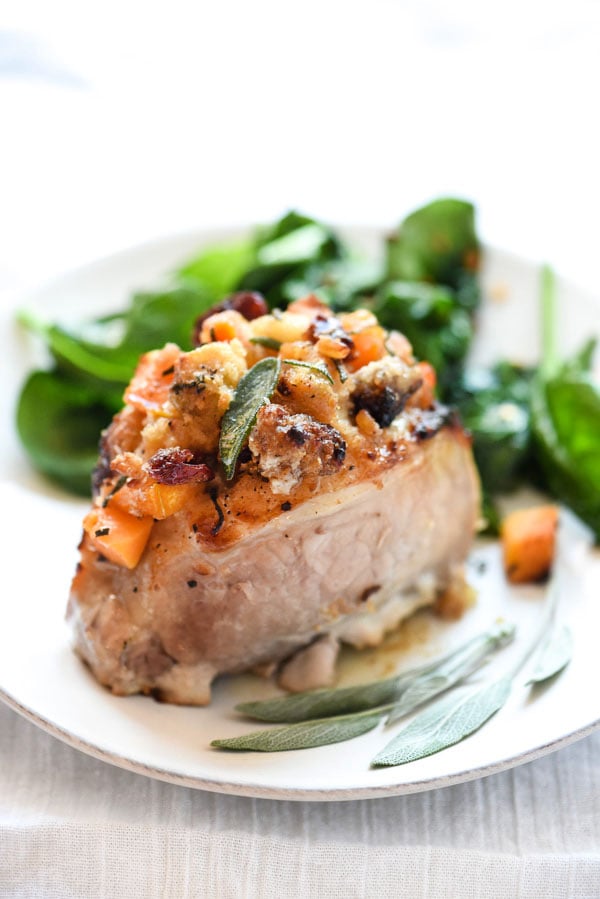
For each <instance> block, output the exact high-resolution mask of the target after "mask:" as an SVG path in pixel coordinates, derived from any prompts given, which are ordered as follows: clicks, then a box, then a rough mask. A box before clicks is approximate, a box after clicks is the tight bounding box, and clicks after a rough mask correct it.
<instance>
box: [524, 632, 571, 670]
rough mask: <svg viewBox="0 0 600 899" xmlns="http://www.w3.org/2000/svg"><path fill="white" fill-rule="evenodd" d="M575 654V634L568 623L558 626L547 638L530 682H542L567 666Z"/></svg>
mask: <svg viewBox="0 0 600 899" xmlns="http://www.w3.org/2000/svg"><path fill="white" fill-rule="evenodd" d="M572 655H573V635H572V633H571V631H570V629H569V628H568V627H567V626H566V625H561V626H560V627H557V628H556V629H555V630H554V631H553V632H552V633H551V634H550V635H549V636H548V638H547V639H546V641H545V643H544V644H543V646H542V648H541V650H540V655H539V657H538V660H537V663H536V666H535V668H534V671H533V674H532V675H531V677H530V678H529V680H528V681H527V683H528V684H541V683H543V682H544V681H547V680H549V679H550V678H551V677H554V675H555V674H559V672H561V671H562V670H563V669H564V668H566V667H567V665H568V664H569V662H570V661H571V657H572Z"/></svg>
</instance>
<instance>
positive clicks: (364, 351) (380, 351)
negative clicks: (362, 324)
mask: <svg viewBox="0 0 600 899" xmlns="http://www.w3.org/2000/svg"><path fill="white" fill-rule="evenodd" d="M352 341H353V343H354V349H353V350H352V352H351V353H350V355H349V356H348V358H347V359H346V360H345V364H346V367H347V368H348V370H349V371H351V372H355V371H358V369H359V368H362V367H363V365H367V364H368V363H369V362H376V361H377V360H378V359H382V358H383V356H385V355H386V352H387V350H386V348H385V331H384V330H383V328H380V327H379V325H374V326H373V327H372V328H365V330H364V331H359V332H358V334H353V335H352Z"/></svg>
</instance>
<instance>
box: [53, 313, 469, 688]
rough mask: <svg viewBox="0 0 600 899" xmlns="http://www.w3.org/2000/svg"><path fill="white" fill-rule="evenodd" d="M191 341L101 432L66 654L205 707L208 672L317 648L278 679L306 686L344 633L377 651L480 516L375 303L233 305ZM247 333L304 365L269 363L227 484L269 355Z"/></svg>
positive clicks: (152, 368)
mask: <svg viewBox="0 0 600 899" xmlns="http://www.w3.org/2000/svg"><path fill="white" fill-rule="evenodd" d="M219 329H220V330H219ZM199 333H200V335H201V339H204V340H205V341H206V342H204V343H203V344H202V345H201V346H200V347H198V349H196V350H193V351H192V352H191V353H182V352H180V351H179V350H178V349H177V348H176V347H173V346H168V347H166V348H165V349H164V350H160V351H156V352H155V353H151V354H147V356H146V357H144V359H142V361H141V363H140V367H139V369H138V372H137V373H136V376H135V377H134V379H133V381H132V384H131V385H130V387H129V388H128V391H127V392H126V397H125V398H126V403H127V405H126V406H125V408H124V410H123V412H121V413H120V414H119V415H118V416H117V417H116V419H115V421H114V423H113V424H112V425H111V427H110V428H109V429H108V431H107V433H106V434H105V436H104V438H103V442H102V458H101V463H100V469H99V474H98V478H97V483H98V495H97V497H96V499H95V503H94V507H93V509H92V510H91V512H90V513H89V515H88V516H87V518H86V520H85V522H84V536H83V539H82V544H81V561H80V564H79V566H78V571H77V573H76V575H75V577H74V579H73V584H72V589H71V596H70V600H69V606H68V617H69V619H70V621H71V623H72V625H73V628H74V633H75V643H76V648H77V651H78V652H79V653H80V655H81V656H82V658H83V659H85V661H86V662H87V663H88V664H89V666H90V667H91V669H92V671H93V672H94V674H95V676H96V677H97V678H98V680H99V681H100V682H101V683H103V684H105V685H107V686H108V687H110V688H111V689H112V690H113V691H114V692H115V693H118V694H129V693H135V692H140V691H141V692H146V693H148V692H153V693H155V695H158V696H159V697H160V698H162V699H164V700H166V701H170V702H179V703H192V704H204V703H207V702H208V701H209V700H210V684H211V681H212V680H213V678H214V677H215V676H216V675H217V674H220V673H231V672H239V671H245V670H252V669H257V668H260V667H269V665H272V664H273V663H280V662H283V661H284V660H287V659H290V657H291V656H293V655H294V653H297V651H298V650H299V649H300V648H302V647H305V646H308V645H309V644H310V647H309V649H308V650H306V651H305V652H304V653H301V654H297V655H296V656H295V657H294V658H291V660H290V661H289V662H287V664H286V665H284V666H283V667H282V671H281V682H282V684H283V685H284V686H287V687H288V688H289V689H301V688H302V687H303V685H304V686H311V687H313V686H318V685H319V684H320V683H322V682H325V681H327V682H329V681H331V678H332V671H333V665H334V662H335V655H336V651H337V643H338V640H339V639H341V640H345V641H347V642H352V643H354V644H355V645H371V644H373V643H376V642H377V641H378V640H380V639H381V636H382V634H383V632H384V630H385V629H386V627H390V626H393V624H394V623H396V622H397V621H398V619H399V618H401V617H403V615H406V614H408V613H409V612H410V611H411V610H412V609H413V608H414V607H415V605H417V604H419V603H423V602H430V603H433V602H434V601H435V599H436V596H437V595H438V594H439V592H440V591H441V590H442V589H443V588H444V587H445V586H446V585H447V584H448V583H450V582H451V581H454V580H455V578H456V572H457V570H458V569H459V568H460V565H461V563H462V562H463V560H464V558H465V556H466V554H467V552H468V549H469V546H470V543H471V540H472V536H473V533H474V530H475V525H476V519H477V514H478V508H479V486H478V479H477V475H476V471H475V468H474V465H473V461H472V456H471V449H470V445H469V441H468V439H467V438H466V437H465V435H464V433H463V431H462V429H461V428H460V426H459V425H457V424H456V423H453V422H448V421H447V420H446V417H447V416H446V412H445V410H443V409H440V408H438V407H437V406H436V405H435V403H434V401H433V398H432V392H431V387H432V382H431V370H430V368H429V367H428V366H424V365H422V364H415V363H414V360H413V359H412V356H411V351H410V347H409V346H408V344H407V342H406V341H405V340H404V339H403V338H401V337H400V335H391V336H390V335H387V334H386V333H385V332H384V331H383V329H381V328H380V327H379V325H377V323H376V322H375V320H374V319H373V317H372V316H370V314H369V313H365V312H361V313H350V314H348V315H346V316H340V319H339V320H332V317H331V316H329V315H328V313H327V312H326V310H324V309H323V307H321V306H320V305H319V304H318V303H314V302H312V303H305V304H304V305H303V304H297V305H296V308H295V309H294V308H292V309H291V310H290V312H288V313H284V314H283V315H282V316H281V317H277V318H276V317H274V316H259V317H257V318H254V319H253V320H251V321H248V320H247V319H245V318H244V317H243V316H242V315H241V314H240V312H239V311H236V310H235V309H233V308H226V309H223V310H222V311H221V312H219V313H218V314H216V315H214V316H212V317H209V318H207V319H206V318H205V320H204V321H203V322H202V324H201V328H200V327H199ZM215 335H226V336H227V339H224V338H221V339H220V340H213V339H212V338H213V337H214V336H215ZM254 336H258V337H260V338H261V339H262V338H270V339H271V340H276V341H278V342H279V343H280V344H281V348H280V350H279V355H280V357H281V359H282V360H286V359H292V360H297V361H301V362H304V363H305V364H304V366H299V365H294V366H293V365H291V364H285V363H283V364H282V367H281V375H280V378H279V381H278V385H277V387H276V389H275V392H274V394H273V396H272V398H271V402H269V403H267V404H266V405H264V406H263V407H262V409H261V410H260V412H259V414H258V416H257V419H256V422H255V425H254V427H253V429H252V431H251V433H250V435H249V440H248V443H247V445H246V447H245V448H244V449H243V450H242V452H241V454H240V458H239V463H238V467H237V472H236V474H235V477H234V478H233V479H232V480H230V481H227V480H226V479H225V475H224V472H223V469H222V466H221V464H220V460H219V457H218V440H219V429H220V425H221V419H222V416H223V414H224V412H225V411H226V409H227V408H228V406H229V403H230V402H231V398H232V396H233V394H234V391H235V388H236V386H237V384H238V383H239V380H240V378H241V377H242V376H243V374H244V373H245V371H246V370H247V369H248V368H250V367H251V366H252V365H253V364H254V363H255V362H256V361H258V360H259V359H260V358H263V357H264V356H267V355H274V354H275V353H276V352H277V351H276V350H275V349H272V348H269V347H266V346H264V345H261V344H257V343H254V342H253V340H252V338H253V337H254ZM386 345H387V349H386ZM365 347H366V348H367V349H366V351H365ZM390 349H391V350H392V351H393V350H394V349H397V350H398V354H397V355H390V353H389V351H390ZM315 365H318V366H321V368H323V367H325V372H329V375H330V377H329V379H328V378H327V377H324V376H323V374H322V373H321V372H320V371H318V370H316V369H315V368H314V367H312V368H311V367H310V366H315ZM419 585H420V586H421V592H420V594H419V592H418V589H417V588H418V587H419ZM425 586H427V590H425ZM411 591H412V592H411ZM415 591H416V592H415ZM378 616H380V617H379V618H378ZM382 622H383V623H382Z"/></svg>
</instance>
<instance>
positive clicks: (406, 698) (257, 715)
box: [235, 623, 515, 723]
mask: <svg viewBox="0 0 600 899" xmlns="http://www.w3.org/2000/svg"><path fill="white" fill-rule="evenodd" d="M514 633H515V628H514V626H513V625H512V624H508V623H505V624H501V625H494V626H493V627H492V628H491V629H490V630H489V631H486V632H484V633H483V634H479V635H478V636H476V637H473V638H472V639H470V640H468V641H467V642H466V643H464V644H462V646H459V647H458V649H455V650H454V651H453V652H451V653H448V654H447V655H445V656H442V657H441V658H439V659H436V660H435V661H433V662H430V663H429V664H427V665H420V666H418V667H416V668H411V669H409V670H408V671H403V672H402V673H401V674H398V675H396V676H395V677H389V678H386V679H385V680H378V681H372V682H371V683H367V684H357V685H355V686H352V687H336V688H334V689H327V690H311V691H309V692H306V693H294V694H292V695H289V696H278V697H276V698H275V699H263V700H259V701H257V702H242V703H240V705H237V706H236V707H235V708H236V711H238V712H241V713H242V714H243V715H246V716H247V717H248V718H254V719H256V720H258V721H270V722H272V723H282V722H288V723H294V722H298V721H307V720H309V719H311V718H327V717H329V716H330V715H342V714H350V713H353V712H362V711H364V710H365V709H373V708H375V707H378V706H389V707H390V708H392V709H396V708H397V707H398V706H399V705H401V706H402V707H403V709H405V711H403V714H407V712H406V709H408V708H409V707H410V708H416V707H417V705H419V704H420V703H421V702H424V701H425V699H427V698H429V697H430V696H433V695H435V694H436V693H439V692H441V691H442V690H443V689H447V688H448V687H449V686H452V684H454V683H456V682H457V680H458V679H459V678H460V677H463V678H464V677H466V676H467V675H468V674H471V673H472V672H473V671H474V669H475V668H476V667H477V665H478V664H481V663H482V662H483V661H484V660H485V659H486V658H487V657H488V656H489V655H490V653H491V652H493V651H494V650H495V649H498V648H500V647H501V646H504V645H506V643H508V642H509V641H510V640H511V639H512V638H513V636H514ZM421 697H423V698H421ZM396 717H399V716H398V715H397V716H396Z"/></svg>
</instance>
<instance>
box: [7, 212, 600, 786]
mask: <svg viewBox="0 0 600 899" xmlns="http://www.w3.org/2000/svg"><path fill="white" fill-rule="evenodd" d="M229 234H232V232H229ZM223 236H224V234H223V232H217V233H215V232H211V233H206V232H204V233H196V234H187V235H183V236H178V237H174V238H169V239H167V240H164V241H161V242H157V243H154V244H151V245H145V246H143V247H140V248H137V249H134V250H130V251H127V252H125V253H122V254H119V255H117V256H114V257H111V258H109V259H106V260H103V261H101V262H98V263H96V264H94V265H90V266H88V267H86V268H84V269H81V270H79V271H77V272H74V273H72V274H70V275H68V276H66V277H63V278H62V279H60V280H59V281H56V282H54V283H53V284H52V285H50V286H47V287H45V288H44V289H42V290H40V291H38V292H37V293H36V294H35V295H34V296H31V297H28V298H27V299H26V302H27V303H35V304H39V305H41V306H43V307H45V308H46V309H47V310H49V311H50V314H52V315H54V314H57V313H59V312H60V313H65V312H66V313H69V312H76V313H77V314H82V313H83V314H94V313H97V312H100V311H102V312H106V311H110V310H112V309H115V308H119V307H120V306H122V305H123V303H124V301H125V300H126V298H127V296H128V294H129V292H130V290H132V289H134V288H139V287H149V286H150V287H152V286H153V285H155V284H156V283H157V282H159V281H160V278H161V276H162V275H163V274H164V273H165V272H168V271H169V269H171V268H172V267H173V266H174V265H175V264H176V263H178V262H180V261H182V260H183V259H185V258H186V257H187V256H188V255H190V254H191V253H192V252H194V251H195V250H196V249H197V248H198V247H199V246H200V245H202V243H204V242H206V241H214V240H215V239H220V238H222V237H223ZM349 236H350V237H351V238H352V239H354V240H355V242H359V243H362V244H363V245H364V246H365V247H366V248H371V249H372V248H373V247H375V246H377V244H378V242H379V235H377V234H375V233H374V232H364V231H362V232H361V231H359V230H357V229H354V230H352V231H351V232H350V233H349ZM484 284H485V290H486V297H487V299H486V303H485V307H484V311H483V313H482V316H481V321H480V327H479V335H478V340H477V346H476V348H475V351H474V355H475V357H476V359H477V360H479V361H486V362H488V361H490V360H491V359H492V358H494V357H499V356H503V357H506V356H509V357H511V358H513V359H519V360H523V361H529V360H534V359H535V358H536V356H537V346H538V339H537V306H536V297H537V272H536V268H535V267H534V266H532V265H531V264H528V263H526V262H523V261H521V260H519V259H517V258H515V257H513V256H509V255H507V254H504V253H501V252H498V251H492V250H489V251H488V252H487V255H486V264H485V271H484ZM559 287H560V302H561V309H562V320H561V328H560V333H561V338H562V340H563V349H564V350H565V351H568V350H570V349H572V348H573V347H574V345H576V343H577V341H578V340H579V339H580V338H583V337H585V336H586V335H588V334H589V333H591V332H593V330H594V329H595V328H597V323H598V305H597V303H595V301H594V298H593V297H591V296H590V295H588V294H586V293H585V292H583V291H581V290H578V289H577V288H575V287H574V286H572V285H570V284H564V283H561V284H560V285H559ZM21 302H23V301H21ZM2 314H3V316H4V318H5V323H4V328H3V330H2V333H1V336H0V342H1V352H0V356H1V357H2V365H3V369H4V371H3V384H4V386H5V388H6V385H7V384H8V385H9V386H10V390H9V392H5V393H4V397H5V402H7V400H6V398H7V397H8V406H7V408H6V409H5V412H4V421H3V430H2V434H3V441H2V446H1V447H0V458H1V460H2V471H3V472H4V479H3V480H2V482H0V509H2V516H1V518H0V521H1V528H2V532H3V533H2V545H3V546H4V547H9V550H10V551H9V552H8V553H6V552H5V553H3V583H4V589H3V591H2V596H1V598H0V697H1V698H2V699H4V701H6V702H7V703H8V704H9V705H10V706H12V707H13V708H14V709H16V710H17V711H18V712H20V713H22V714H23V715H24V716H25V717H27V718H29V719H30V720H31V721H33V722H34V723H36V724H38V725H39V726H40V727H42V728H44V729H45V730H47V731H48V732H50V733H51V734H53V735H54V736H56V737H58V738H59V739H61V740H64V741H65V742H66V743H69V744H70V745H72V746H74V747H76V748H78V749H80V750H82V751H84V752H87V753H89V754H90V755H93V756H95V757H97V758H100V759H103V760H104V761H107V762H110V763H113V764H115V765H119V766H121V767H123V768H127V769H130V770H132V771H136V772H138V773H141V774H146V775H148V776H151V777H156V778H159V779H161V780H166V781H171V782H174V783H179V784H185V785H187V786H192V787H197V788H202V789H207V790H214V791H219V792H223V793H233V794H239V795H248V796H263V797H271V798H286V799H304V800H306V799H314V800H322V799H351V798H357V797H365V798H366V797H373V796H387V795H394V794H399V793H410V792H415V791H419V790H425V789H430V788H433V787H439V786H446V785H449V784H452V783H457V782H460V781H464V780H469V779H471V778H476V777H481V776H484V775H486V774H491V773H493V772H496V771H500V770H502V769H504V768H508V767H511V766H513V765H517V764H521V763H522V762H526V761H529V760H531V759H534V758H536V757H537V756H540V755H542V754H544V753H546V752H549V751H551V750H553V749H558V748H560V747H561V746H564V745H566V744H568V743H570V742H572V741H573V740H576V739H578V738H580V737H583V736H585V735H586V734H588V733H590V732H591V731H592V730H593V729H594V728H596V727H597V726H598V725H600V694H599V693H598V691H597V690H596V689H594V688H593V684H595V681H596V678H597V656H598V648H597V646H598V640H597V635H598V633H600V603H599V602H598V593H599V591H598V587H599V586H600V556H599V555H598V554H597V553H595V554H592V555H591V556H590V557H589V559H588V560H587V561H586V564H585V566H584V568H583V570H582V571H581V578H577V579H576V580H575V579H574V580H573V582H572V585H571V586H572V589H568V590H565V595H564V596H563V597H562V612H563V615H564V617H565V618H566V619H567V620H568V622H569V624H570V626H571V628H572V630H573V633H574V637H575V654H574V659H573V662H572V663H571V665H570V667H569V668H568V669H567V670H566V671H565V672H564V673H563V675H562V676H561V677H560V678H558V679H557V680H556V681H555V682H554V683H553V684H551V686H550V687H548V688H545V689H544V690H542V691H538V693H537V695H535V697H533V696H532V694H531V692H530V691H529V690H528V689H527V688H526V687H525V686H524V681H525V677H523V678H521V680H520V681H519V682H518V683H517V684H516V685H515V688H514V690H513V693H512V695H511V697H510V699H509V702H508V703H507V705H506V706H505V707H504V708H503V709H502V710H501V712H500V713H499V714H498V715H496V716H495V717H494V718H493V719H492V720H491V721H490V722H489V723H488V724H487V725H485V726H484V727H483V728H482V729H481V730H480V731H478V732H477V733H476V734H474V735H473V736H471V737H470V738H469V739H467V740H465V741H464V742H462V743H460V744H458V745H456V746H454V747H452V748H450V749H448V750H446V751H445V752H442V753H439V754H437V755H434V756H430V757H429V758H426V759H423V760H420V761H417V762H413V763H411V764H408V765H404V766H402V767H397V768H384V769H379V770H370V769H369V761H370V760H371V759H372V758H373V756H374V755H375V754H376V753H377V752H378V751H379V749H381V748H382V747H383V745H384V743H385V742H387V741H388V739H389V738H390V736H391V733H394V732H395V730H394V731H391V732H384V731H383V730H382V729H381V728H378V729H376V730H375V731H373V732H371V733H369V734H366V735H365V736H363V737H359V738H358V739H355V740H352V741H350V742H347V743H341V744H338V745H333V746H327V747H322V748H318V749H311V750H305V751H297V752H286V753H277V754H261V753H248V754H237V753H233V754H229V753H225V752H219V751H217V750H214V749H211V748H210V745H209V744H210V741H211V740H212V739H214V738H216V737H226V736H232V735H237V734H241V733H244V732H248V731H250V730H254V729H255V727H256V726H255V725H253V724H252V723H248V722H245V721H242V720H241V719H240V718H238V717H237V716H236V714H235V712H234V711H233V707H234V705H235V703H236V702H239V701H241V700H242V699H250V698H260V697H266V696H267V695H272V694H273V692H274V688H273V686H272V685H270V684H268V683H265V682H263V681H260V680H259V679H257V678H254V677H250V676H248V677H237V678H230V679H223V680H222V681H220V682H218V683H217V685H216V686H215V689H214V699H213V703H212V704H211V706H210V707H209V708H206V709H196V708H179V707H175V706H168V705H160V704H158V703H156V702H154V701H153V700H152V699H149V698H146V697H140V696H137V697H130V698H127V699H123V698H116V697H114V696H112V695H111V694H110V693H109V692H107V691H106V690H105V689H103V688H101V687H100V686H98V684H97V683H96V682H95V681H94V679H93V678H92V676H91V675H90V673H89V672H88V671H87V669H86V668H85V667H84V666H83V665H82V664H81V663H80V662H79V661H78V659H77V658H76V656H75V655H74V654H73V652H72V651H71V649H70V634H69V631H68V629H67V627H66V625H65V623H64V620H63V615H64V608H65V603H66V597H67V594H68V590H69V582H70V578H71V575H72V573H73V570H74V566H75V562H76V545H77V542H78V540H79V536H80V522H81V516H82V513H83V511H84V509H85V506H86V504H85V503H82V502H80V501H76V500H73V499H72V498H69V497H68V496H67V495H65V494H62V493H60V492H59V491H58V490H56V489H54V488H52V487H51V486H49V485H48V484H47V483H45V482H44V481H43V480H42V479H41V478H40V477H39V476H37V475H36V474H35V473H34V472H32V471H31V469H30V468H29V467H28V465H27V462H26V461H25V460H24V458H23V455H22V453H21V452H20V449H19V447H18V445H17V442H16V439H15V437H14V433H13V426H12V422H11V421H9V419H8V416H9V414H12V405H13V403H14V398H15V396H16V392H17V390H18V385H19V383H20V380H21V377H22V375H23V373H24V372H25V370H26V369H27V368H28V367H29V366H30V365H31V364H32V363H33V361H34V357H33V350H32V346H31V344H30V343H29V342H28V341H26V340H25V339H24V338H23V336H22V335H19V333H18V332H17V330H16V329H15V328H14V327H13V326H12V325H11V323H10V322H11V319H12V312H11V311H10V310H3V311H2ZM470 572H471V580H472V582H473V583H474V584H475V586H476V587H477V588H478V590H479V602H478V604H477V606H476V607H475V608H474V609H473V610H471V611H470V612H468V614H467V615H466V616H465V617H464V619H463V620H462V621H461V622H459V623H458V624H453V625H444V624H442V623H441V622H439V621H437V620H435V619H434V618H433V617H432V616H430V615H429V614H428V613H425V614H423V613H421V614H419V615H418V616H417V617H416V618H415V619H414V620H413V621H412V622H411V623H409V624H408V625H407V627H406V628H405V629H404V631H401V632H400V634H397V635H395V636H394V637H393V638H392V639H391V640H390V641H388V645H387V646H386V647H385V648H384V649H382V650H379V651H377V652H370V653H363V654H357V653H354V654H347V655H346V656H345V657H344V659H343V660H342V664H341V676H342V680H344V681H347V682H352V681H358V680H361V679H370V678H374V677H379V676H385V675H388V674H389V673H390V672H392V671H393V670H395V668H402V667H408V666H411V665H412V664H415V663H418V662H420V661H422V660H423V659H424V658H431V657H433V656H435V655H437V654H438V653H440V652H445V651H446V650H447V649H448V648H450V647H452V646H454V645H456V644H458V643H459V642H462V641H463V640H464V639H465V638H466V637H467V636H469V635H471V634H474V633H478V632H480V631H481V630H483V629H485V628H486V627H487V626H489V625H490V623H492V622H493V621H494V620H495V619H496V618H497V617H498V616H502V617H504V618H506V619H509V620H513V621H515V622H516V623H517V625H518V629H519V630H518V639H517V642H516V645H514V646H513V647H511V648H509V649H507V650H505V651H504V652H503V653H502V654H501V655H500V656H499V657H498V658H497V660H496V661H495V662H494V663H493V664H494V666H495V667H496V669H497V670H504V669H505V668H507V667H508V666H510V663H511V660H512V658H513V657H515V656H516V654H517V653H518V652H519V651H520V649H521V647H522V646H523V645H524V644H525V642H526V640H527V638H528V635H530V634H531V633H533V630H534V629H535V627H536V624H537V623H538V622H539V620H540V616H541V614H542V607H543V601H544V600H543V590H542V589H540V588H521V589H518V590H517V589H512V590H509V589H508V587H507V586H506V584H505V582H504V579H503V577H502V572H501V567H500V557H499V551H498V547H497V545H496V544H495V543H487V544H485V543H482V544H480V545H478V546H477V547H476V548H475V549H474V552H473V555H472V560H471V565H470ZM9 585H10V586H9ZM567 594H568V595H567ZM489 671H490V669H487V670H486V674H485V676H486V677H487V676H488V673H487V672H489ZM397 729H398V726H397V727H396V730H397Z"/></svg>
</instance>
